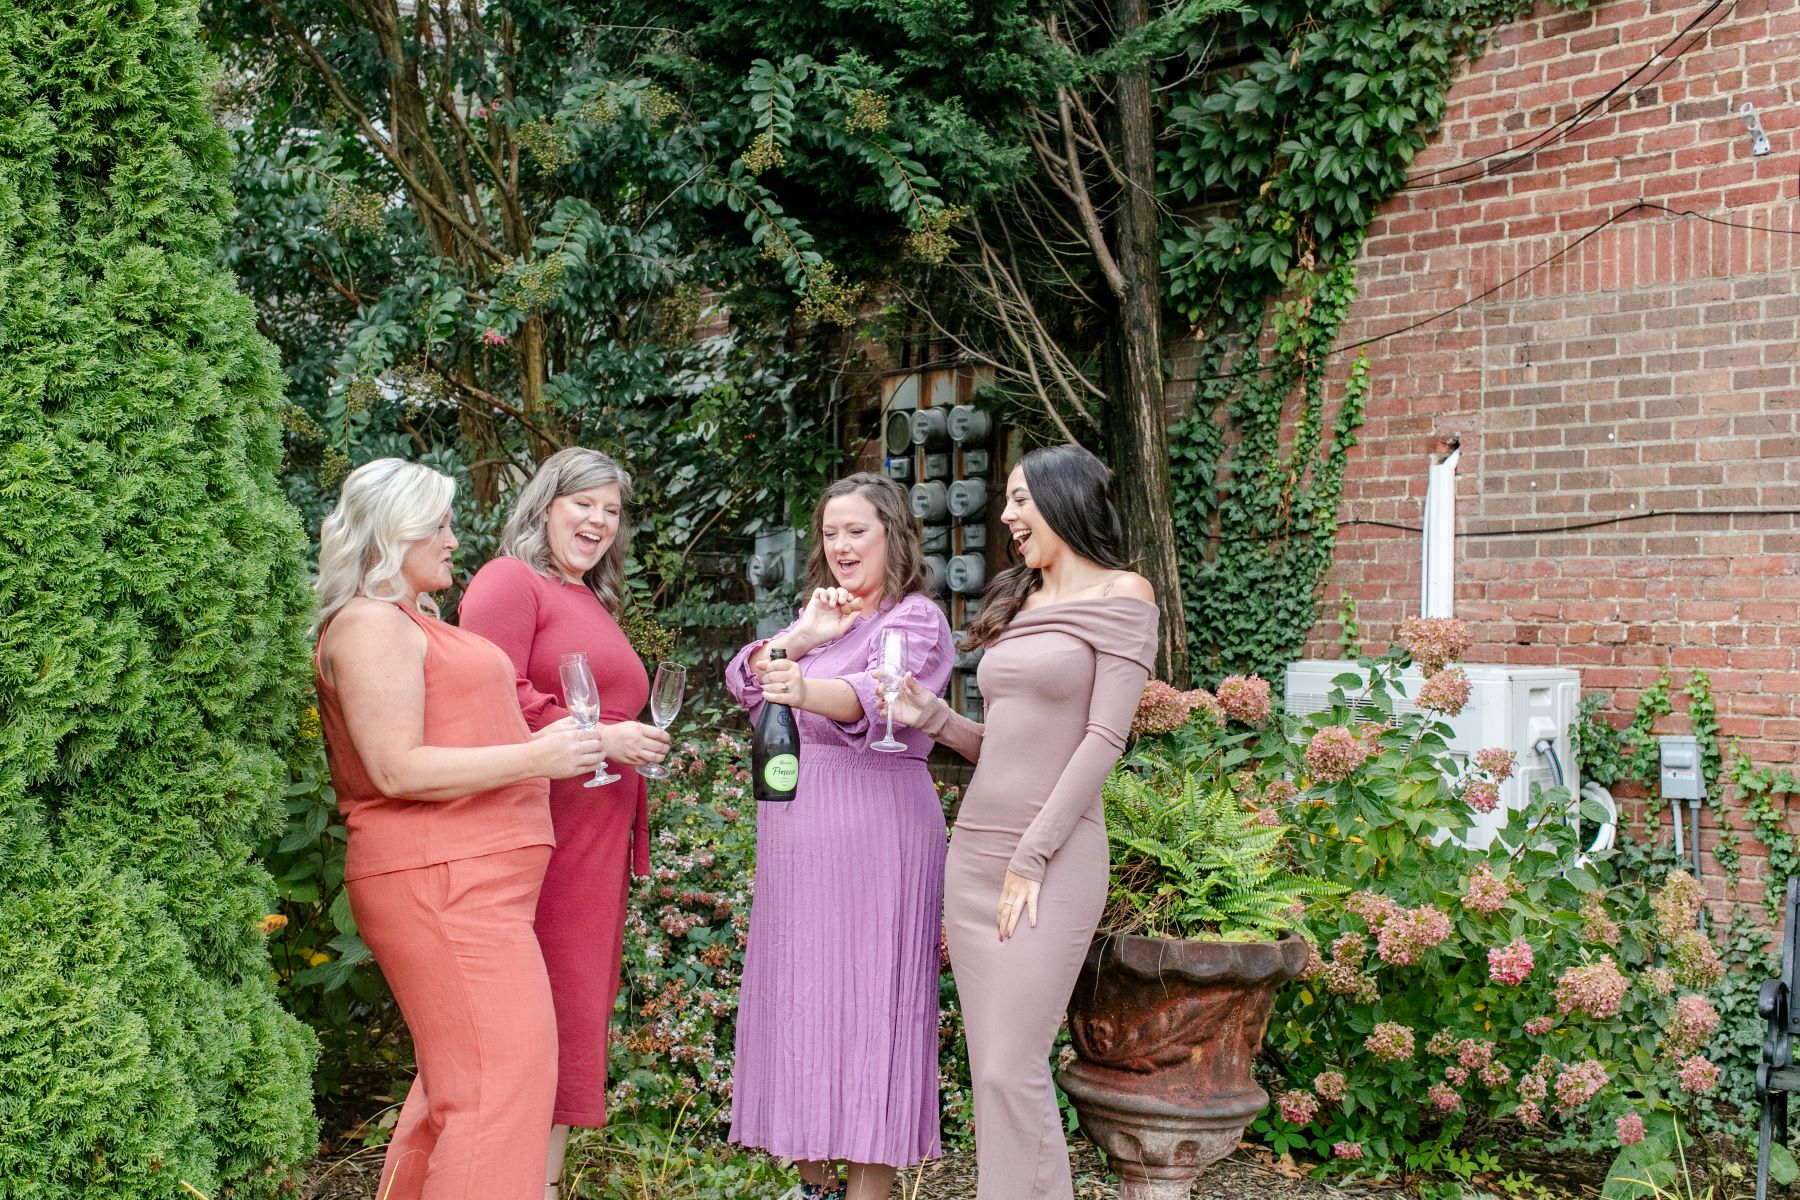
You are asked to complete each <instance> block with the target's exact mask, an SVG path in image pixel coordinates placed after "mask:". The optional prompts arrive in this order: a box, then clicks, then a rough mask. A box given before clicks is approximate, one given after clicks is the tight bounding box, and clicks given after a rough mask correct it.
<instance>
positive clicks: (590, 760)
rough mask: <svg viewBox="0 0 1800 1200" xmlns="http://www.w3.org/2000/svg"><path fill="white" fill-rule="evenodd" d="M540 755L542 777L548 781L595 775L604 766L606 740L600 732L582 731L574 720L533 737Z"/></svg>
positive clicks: (550, 725)
mask: <svg viewBox="0 0 1800 1200" xmlns="http://www.w3.org/2000/svg"><path fill="white" fill-rule="evenodd" d="M531 742H532V748H533V749H534V750H535V751H536V752H537V756H538V758H537V761H538V767H539V774H541V775H542V776H544V777H545V778H547V779H567V778H569V777H570V776H572V775H583V774H587V773H589V772H592V771H593V770H594V768H595V767H598V766H599V765H600V759H601V755H602V754H603V753H604V751H605V741H604V739H603V738H602V737H601V735H600V730H598V729H582V728H581V727H580V726H578V725H576V724H575V718H574V717H564V718H563V719H562V720H560V721H556V722H554V723H552V724H549V725H546V726H544V727H543V728H542V729H540V730H538V731H537V732H536V733H534V734H532V735H531Z"/></svg>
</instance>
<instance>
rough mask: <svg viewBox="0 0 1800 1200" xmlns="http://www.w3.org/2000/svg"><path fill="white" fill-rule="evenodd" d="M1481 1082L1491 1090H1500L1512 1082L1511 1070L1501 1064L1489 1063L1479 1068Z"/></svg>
mask: <svg viewBox="0 0 1800 1200" xmlns="http://www.w3.org/2000/svg"><path fill="white" fill-rule="evenodd" d="M1481 1082H1483V1083H1485V1084H1487V1085H1488V1086H1489V1087H1491V1088H1502V1087H1505V1086H1506V1085H1507V1084H1509V1083H1511V1082H1512V1068H1511V1067H1509V1066H1507V1065H1506V1064H1505V1063H1503V1062H1491V1063H1489V1064H1488V1065H1487V1066H1485V1067H1483V1068H1481Z"/></svg>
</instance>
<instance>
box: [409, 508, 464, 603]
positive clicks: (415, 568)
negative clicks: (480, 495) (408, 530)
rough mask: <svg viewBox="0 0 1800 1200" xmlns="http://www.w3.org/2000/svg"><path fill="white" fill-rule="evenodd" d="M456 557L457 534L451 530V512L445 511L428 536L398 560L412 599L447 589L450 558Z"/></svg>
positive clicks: (412, 546)
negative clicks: (419, 595) (426, 593)
mask: <svg viewBox="0 0 1800 1200" xmlns="http://www.w3.org/2000/svg"><path fill="white" fill-rule="evenodd" d="M455 553H456V534H455V533H453V532H451V530H450V510H449V509H445V510H444V516H443V519H442V520H440V521H439V522H438V527H437V529H435V530H434V531H433V532H432V534H431V536H430V537H424V538H420V539H419V540H418V541H416V542H414V543H413V544H412V545H411V546H408V547H407V548H406V555H405V557H403V558H402V559H401V560H400V577H401V578H402V579H404V580H405V581H406V586H407V587H408V588H409V589H410V590H411V591H412V592H413V594H414V595H418V594H420V593H424V592H438V591H442V590H443V589H445V588H447V587H449V586H450V583H451V578H452V574H451V565H450V557H451V555H453V554H455Z"/></svg>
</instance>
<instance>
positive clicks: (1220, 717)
mask: <svg viewBox="0 0 1800 1200" xmlns="http://www.w3.org/2000/svg"><path fill="white" fill-rule="evenodd" d="M1181 698H1182V700H1183V701H1184V702H1185V703H1186V704H1187V710H1188V720H1190V721H1192V720H1193V719H1194V714H1195V713H1205V714H1206V715H1207V716H1208V717H1211V718H1212V720H1213V723H1214V724H1218V725H1223V724H1224V723H1225V715H1224V712H1223V711H1222V710H1221V709H1220V708H1219V701H1218V698H1217V697H1215V696H1214V695H1213V694H1212V693H1211V692H1209V691H1207V690H1206V689H1205V688H1194V689H1193V690H1192V691H1187V692H1183V693H1182V694H1181Z"/></svg>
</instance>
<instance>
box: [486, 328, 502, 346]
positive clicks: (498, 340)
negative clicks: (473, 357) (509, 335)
mask: <svg viewBox="0 0 1800 1200" xmlns="http://www.w3.org/2000/svg"><path fill="white" fill-rule="evenodd" d="M481 344H482V345H484V346H504V345H506V335H505V334H504V333H501V332H500V331H499V330H498V329H495V328H493V327H491V326H490V327H489V328H487V329H484V330H482V331H481Z"/></svg>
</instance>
